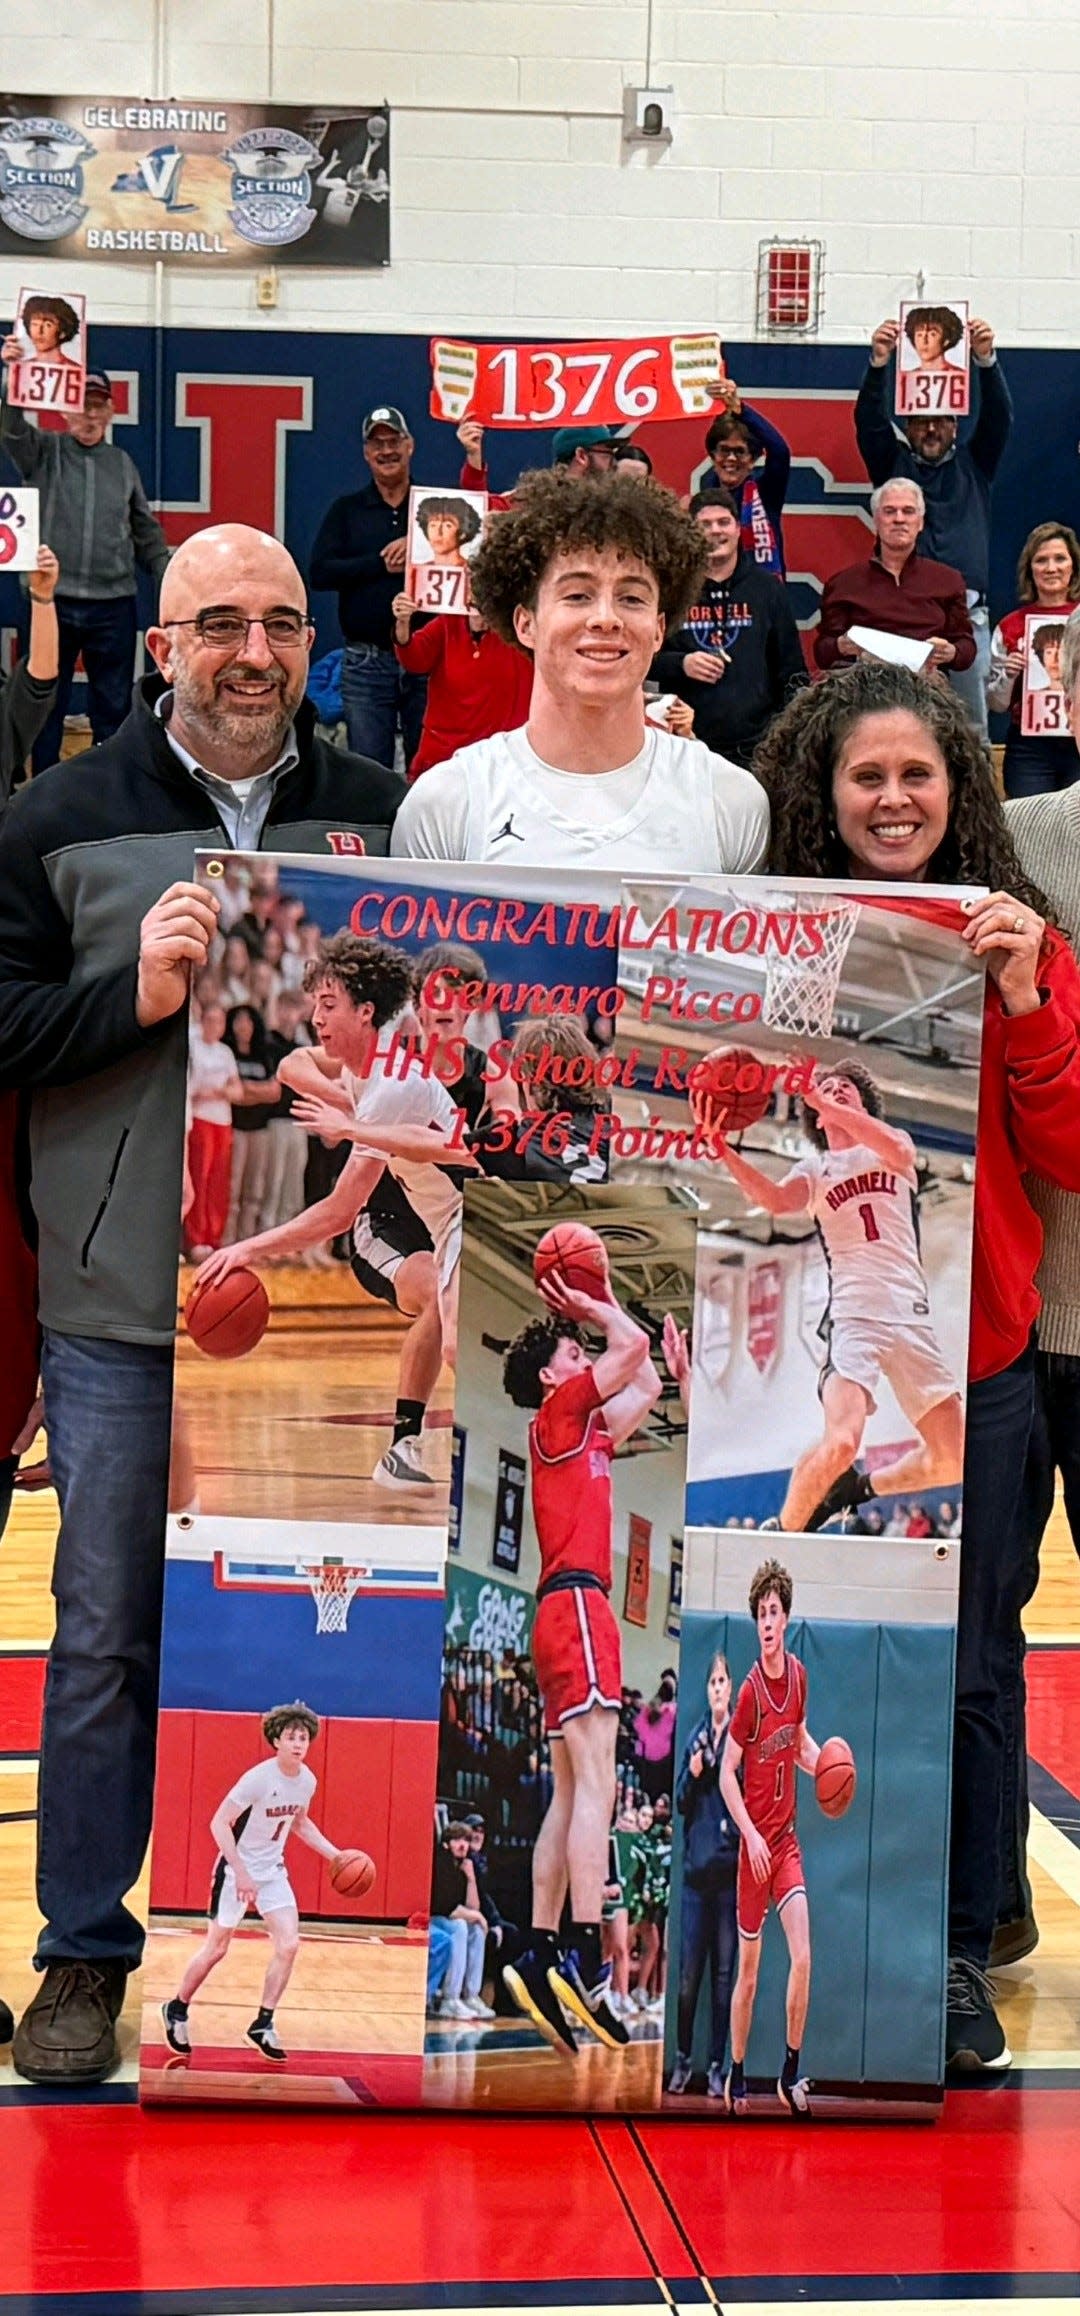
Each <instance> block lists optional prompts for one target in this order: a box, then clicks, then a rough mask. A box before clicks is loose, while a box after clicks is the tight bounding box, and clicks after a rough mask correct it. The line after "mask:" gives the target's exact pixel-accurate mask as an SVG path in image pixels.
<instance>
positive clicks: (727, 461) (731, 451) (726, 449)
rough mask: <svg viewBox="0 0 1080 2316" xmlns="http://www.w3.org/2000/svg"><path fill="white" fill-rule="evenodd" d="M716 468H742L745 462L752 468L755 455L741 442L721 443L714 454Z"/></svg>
mask: <svg viewBox="0 0 1080 2316" xmlns="http://www.w3.org/2000/svg"><path fill="white" fill-rule="evenodd" d="M712 458H713V465H714V466H742V464H743V462H744V460H745V461H747V462H748V463H749V464H750V465H751V466H752V465H753V463H754V453H753V451H752V450H748V449H747V448H746V445H745V444H744V443H741V442H729V443H723V442H722V443H720V444H719V445H718V447H717V448H716V449H715V450H714V452H713V454H712Z"/></svg>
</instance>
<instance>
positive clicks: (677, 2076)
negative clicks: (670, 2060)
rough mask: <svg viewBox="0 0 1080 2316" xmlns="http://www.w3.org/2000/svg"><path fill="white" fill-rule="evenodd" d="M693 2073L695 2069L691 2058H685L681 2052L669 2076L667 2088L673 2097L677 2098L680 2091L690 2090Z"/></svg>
mask: <svg viewBox="0 0 1080 2316" xmlns="http://www.w3.org/2000/svg"><path fill="white" fill-rule="evenodd" d="M693 2074H694V2070H693V2067H692V2066H691V2064H690V2061H689V2059H684V2058H683V2057H682V2055H681V2053H680V2055H679V2056H678V2057H677V2058H676V2061H675V2064H674V2066H673V2068H672V2070H671V2073H670V2075H669V2076H668V2081H667V2088H668V2090H669V2091H670V2093H671V2096H672V2098H673V2099H674V2098H677V2097H678V2095H679V2093H680V2092H682V2091H688V2090H689V2089H690V2084H691V2082H692V2080H693Z"/></svg>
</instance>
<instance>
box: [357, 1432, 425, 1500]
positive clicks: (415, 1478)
mask: <svg viewBox="0 0 1080 2316" xmlns="http://www.w3.org/2000/svg"><path fill="white" fill-rule="evenodd" d="M420 1459H421V1447H420V1442H419V1440H418V1439H413V1438H412V1437H411V1436H409V1437H406V1438H405V1439H399V1441H398V1443H397V1446H396V1447H388V1448H387V1450H386V1453H385V1455H381V1456H380V1457H379V1461H378V1463H377V1464H376V1466H375V1469H374V1471H373V1472H372V1475H371V1477H372V1479H373V1480H374V1482H375V1485H376V1487H377V1488H400V1489H401V1490H402V1492H403V1493H404V1494H406V1495H407V1494H408V1493H409V1491H410V1489H413V1488H433V1487H434V1486H435V1481H434V1480H433V1479H432V1477H431V1473H430V1472H426V1471H425V1470H424V1466H423V1464H422V1462H421V1460H420Z"/></svg>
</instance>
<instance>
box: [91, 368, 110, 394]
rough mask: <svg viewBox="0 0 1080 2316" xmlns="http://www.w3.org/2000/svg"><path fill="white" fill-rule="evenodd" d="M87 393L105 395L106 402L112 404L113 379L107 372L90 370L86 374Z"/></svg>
mask: <svg viewBox="0 0 1080 2316" xmlns="http://www.w3.org/2000/svg"><path fill="white" fill-rule="evenodd" d="M86 392H87V394H104V396H105V398H106V401H108V402H111V401H112V379H111V378H110V377H109V374H108V372H107V371H106V370H88V371H87V373H86Z"/></svg>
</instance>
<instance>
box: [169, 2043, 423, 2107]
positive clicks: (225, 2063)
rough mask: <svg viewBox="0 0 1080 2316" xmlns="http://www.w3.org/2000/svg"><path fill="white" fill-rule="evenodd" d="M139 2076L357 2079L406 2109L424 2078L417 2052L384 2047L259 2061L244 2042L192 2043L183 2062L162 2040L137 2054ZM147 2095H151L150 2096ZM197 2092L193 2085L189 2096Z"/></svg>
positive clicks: (386, 2102) (383, 2100) (383, 2101)
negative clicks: (201, 2046)
mask: <svg viewBox="0 0 1080 2316" xmlns="http://www.w3.org/2000/svg"><path fill="white" fill-rule="evenodd" d="M140 2063H141V2067H142V2071H143V2075H144V2077H154V2076H157V2075H164V2074H169V2075H173V2076H175V2075H176V2074H177V2073H180V2074H182V2075H183V2076H184V2078H185V2080H189V2079H191V2078H193V2077H197V2076H199V2075H246V2076H248V2077H249V2078H250V2080H251V2083H252V2086H253V2087H254V2085H255V2084H256V2083H263V2082H266V2081H267V2080H268V2078H269V2077H270V2075H271V2074H274V2075H280V2076H281V2077H282V2079H283V2081H285V2082H289V2081H293V2080H295V2079H296V2077H297V2076H300V2077H301V2078H303V2077H308V2078H312V2077H322V2076H324V2075H325V2076H329V2077H330V2078H332V2079H333V2080H334V2081H335V2082H340V2081H344V2082H349V2083H360V2084H362V2085H363V2087H364V2089H365V2090H367V2091H369V2092H370V2093H371V2096H372V2098H373V2099H374V2100H375V2102H376V2104H377V2105H379V2106H385V2107H408V2106H411V2105H412V2104H413V2103H414V2102H416V2103H417V2104H419V2100H420V2095H421V2091H422V2089H423V2080H424V2060H423V2054H422V2053H420V2052H418V2053H417V2054H416V2055H415V2056H411V2055H408V2054H406V2055H405V2056H403V2057H397V2056H394V2055H389V2054H387V2053H386V2052H385V2051H290V2053H289V2056H288V2058H287V2059H286V2060H284V2061H281V2060H275V2061H273V2062H271V2061H269V2060H263V2061H260V2060H258V2059H257V2058H255V2056H254V2053H253V2051H252V2048H251V2044H250V2043H237V2044H236V2045H235V2046H233V2047H232V2048H230V2047H229V2046H228V2045H227V2044H222V2043H217V2044H212V2045H211V2044H208V2045H207V2047H206V2049H205V2050H200V2049H199V2048H198V2047H197V2046H196V2048H195V2049H194V2050H193V2051H192V2054H191V2057H190V2059H188V2060H177V2059H176V2058H175V2057H174V2056H173V2053H172V2052H171V2051H169V2050H167V2049H166V2047H165V2045H164V2044H162V2045H161V2047H160V2048H158V2047H156V2046H154V2045H151V2047H150V2048H149V2049H148V2050H145V2051H143V2052H142V2054H141V2061H140ZM151 2096H152V2094H151ZM197 2096H198V2092H197V2089H196V2090H193V2092H192V2097H193V2098H195V2097H197Z"/></svg>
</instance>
